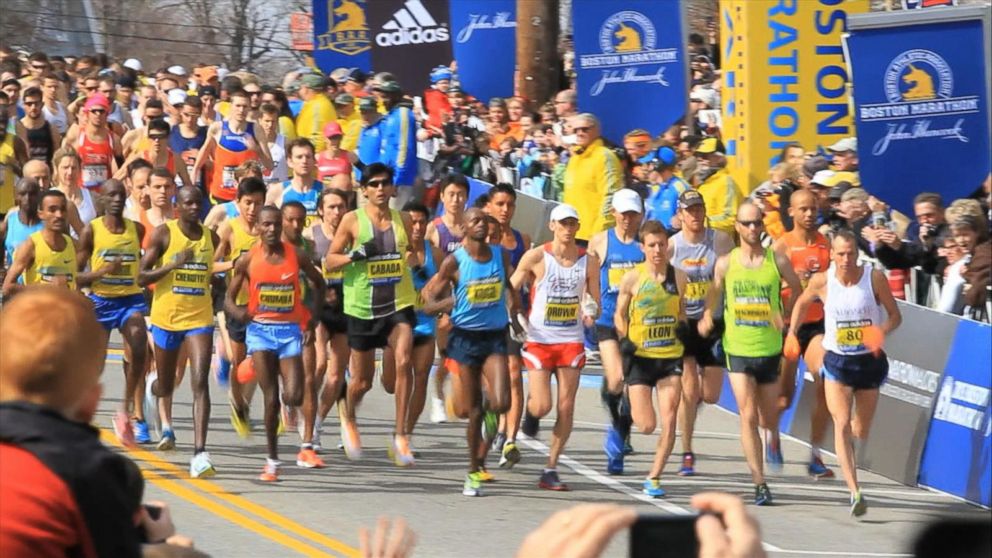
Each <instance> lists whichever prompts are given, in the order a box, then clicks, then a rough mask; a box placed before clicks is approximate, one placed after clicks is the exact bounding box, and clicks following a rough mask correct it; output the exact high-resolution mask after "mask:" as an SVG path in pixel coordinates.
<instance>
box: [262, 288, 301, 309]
mask: <svg viewBox="0 0 992 558" xmlns="http://www.w3.org/2000/svg"><path fill="white" fill-rule="evenodd" d="M295 296H296V295H295V293H294V289H293V285H287V284H286V283H262V284H260V285H259V286H258V310H259V311H260V312H278V313H281V314H288V313H289V312H292V311H293V305H294V304H295V303H296V298H295Z"/></svg>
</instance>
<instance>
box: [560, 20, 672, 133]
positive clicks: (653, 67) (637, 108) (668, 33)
mask: <svg viewBox="0 0 992 558" xmlns="http://www.w3.org/2000/svg"><path fill="white" fill-rule="evenodd" d="M572 22H573V27H574V36H575V65H576V69H577V72H578V93H579V108H580V110H581V111H582V112H591V113H593V114H595V115H596V116H597V117H598V118H599V119H600V121H601V122H602V124H603V135H604V136H606V137H607V138H609V139H611V140H613V141H617V142H619V141H620V140H621V139H622V137H623V135H624V134H626V133H627V132H629V131H630V130H633V129H635V128H643V129H646V130H648V131H649V132H651V133H652V134H660V133H661V132H663V131H664V130H666V129H667V128H668V127H670V126H671V125H672V124H674V123H676V122H677V121H680V120H681V119H682V118H684V116H685V114H686V107H687V105H688V90H687V88H686V65H685V44H686V41H685V37H683V34H682V2H677V1H674V0H672V1H665V2H659V1H657V0H617V1H613V2H606V1H603V0H573V2H572Z"/></svg>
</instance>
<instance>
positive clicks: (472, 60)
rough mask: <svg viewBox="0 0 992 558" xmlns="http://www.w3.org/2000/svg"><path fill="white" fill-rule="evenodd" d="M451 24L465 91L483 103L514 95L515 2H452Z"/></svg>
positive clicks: (492, 0)
mask: <svg viewBox="0 0 992 558" xmlns="http://www.w3.org/2000/svg"><path fill="white" fill-rule="evenodd" d="M451 25H452V37H451V47H452V50H454V54H455V61H457V62H458V79H459V80H460V81H461V87H462V89H463V90H464V91H467V92H468V93H470V94H471V95H472V96H473V97H476V98H478V99H482V100H483V101H488V100H489V99H491V98H492V97H510V96H512V95H513V72H514V70H515V69H516V65H517V49H516V44H517V2H516V0H451Z"/></svg>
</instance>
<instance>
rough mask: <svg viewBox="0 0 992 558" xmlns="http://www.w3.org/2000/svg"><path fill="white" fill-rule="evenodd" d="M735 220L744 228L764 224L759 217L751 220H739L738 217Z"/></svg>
mask: <svg viewBox="0 0 992 558" xmlns="http://www.w3.org/2000/svg"><path fill="white" fill-rule="evenodd" d="M737 222H738V223H740V224H741V226H742V227H745V228H751V227H763V226H764V225H765V222H764V221H762V220H761V219H755V220H753V221H741V220H740V219H738V220H737Z"/></svg>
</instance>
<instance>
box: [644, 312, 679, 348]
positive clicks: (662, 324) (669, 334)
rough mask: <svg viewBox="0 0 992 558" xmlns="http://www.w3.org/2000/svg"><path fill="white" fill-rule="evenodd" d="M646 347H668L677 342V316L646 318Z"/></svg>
mask: <svg viewBox="0 0 992 558" xmlns="http://www.w3.org/2000/svg"><path fill="white" fill-rule="evenodd" d="M644 329H645V333H644V347H645V348H656V347H667V346H669V345H672V344H674V343H675V318H673V317H671V316H663V317H661V318H654V319H648V320H645V324H644Z"/></svg>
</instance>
